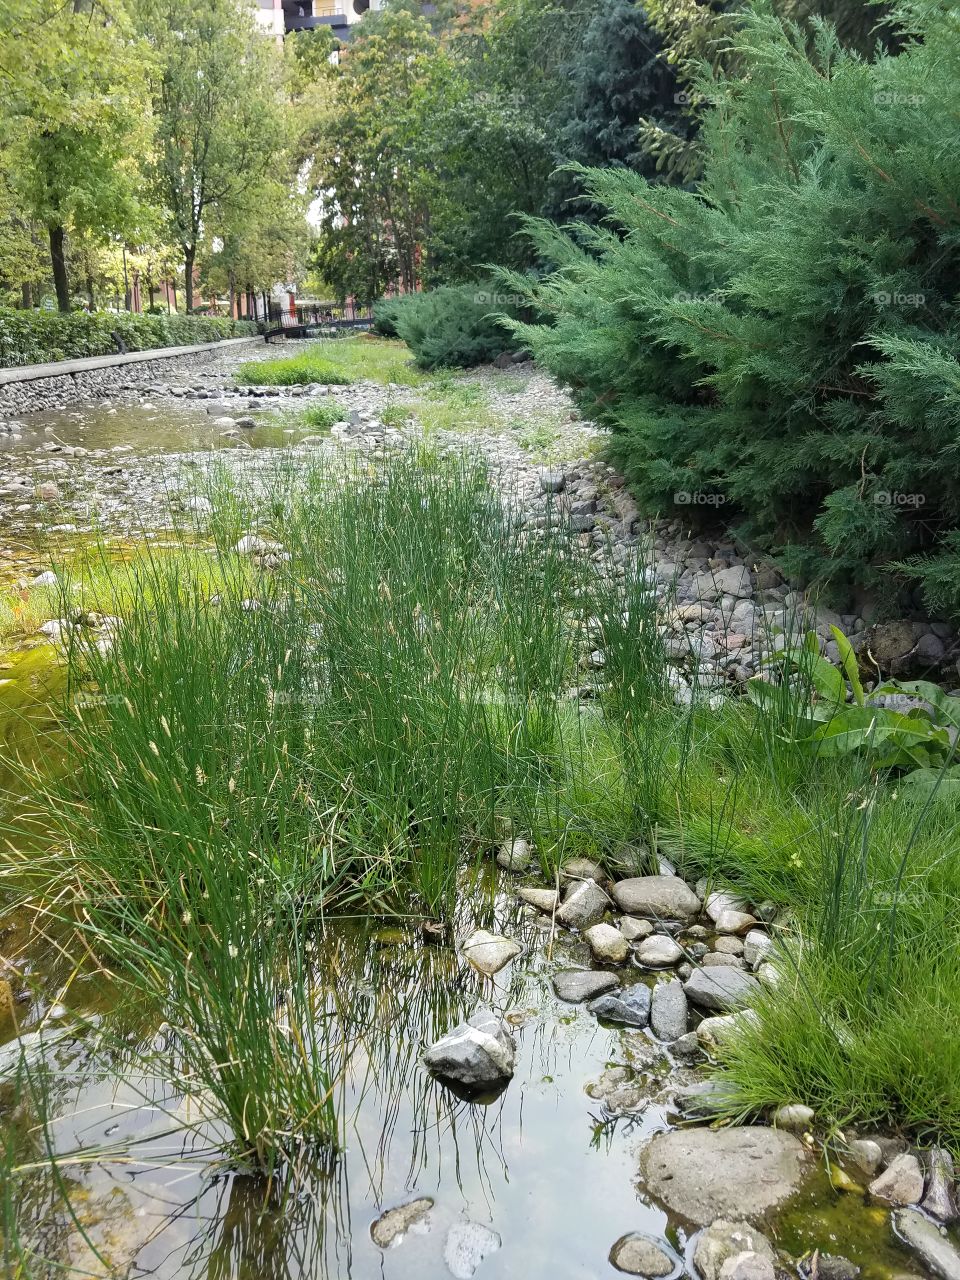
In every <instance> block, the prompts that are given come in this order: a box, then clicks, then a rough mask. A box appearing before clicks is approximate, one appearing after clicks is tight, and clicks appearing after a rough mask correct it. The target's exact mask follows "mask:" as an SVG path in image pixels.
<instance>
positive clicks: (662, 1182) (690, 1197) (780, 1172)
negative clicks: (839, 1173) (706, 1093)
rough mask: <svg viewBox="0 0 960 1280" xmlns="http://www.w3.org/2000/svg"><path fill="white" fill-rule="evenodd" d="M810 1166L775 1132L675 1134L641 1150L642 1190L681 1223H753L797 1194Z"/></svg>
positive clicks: (796, 1145)
mask: <svg viewBox="0 0 960 1280" xmlns="http://www.w3.org/2000/svg"><path fill="white" fill-rule="evenodd" d="M810 1166H811V1160H810V1155H809V1153H808V1152H807V1150H806V1148H805V1147H804V1146H803V1144H802V1143H801V1142H800V1141H798V1139H797V1138H795V1137H794V1136H793V1135H792V1134H790V1133H784V1132H783V1131H782V1130H780V1129H767V1128H760V1127H758V1126H750V1125H748V1126H745V1127H743V1128H738V1127H731V1128H728V1129H675V1130H673V1131H672V1132H669V1133H660V1134H657V1136H656V1137H655V1138H653V1139H652V1140H651V1141H650V1142H649V1143H648V1144H647V1146H646V1147H645V1148H644V1150H643V1153H642V1154H641V1157H640V1172H641V1175H642V1177H643V1180H644V1183H645V1185H646V1189H647V1190H648V1191H649V1192H650V1194H651V1195H652V1196H654V1197H655V1198H656V1199H657V1200H659V1201H661V1202H662V1203H663V1204H665V1205H666V1206H667V1208H668V1209H672V1210H673V1212H674V1213H676V1214H678V1215H679V1216H680V1217H682V1218H686V1219H688V1220H689V1221H690V1222H695V1223H698V1224H700V1225H705V1224H706V1223H708V1222H712V1221H713V1220H714V1218H734V1217H736V1218H747V1219H750V1218H754V1217H759V1216H760V1215H762V1214H764V1213H766V1212H767V1211H768V1210H769V1209H773V1208H775V1207H776V1206H777V1205H778V1204H781V1203H782V1202H783V1201H785V1200H787V1199H788V1198H789V1197H790V1196H791V1195H793V1194H794V1193H795V1192H796V1191H798V1190H799V1189H800V1187H801V1186H802V1185H803V1181H804V1178H805V1177H806V1176H807V1174H808V1172H809V1171H810Z"/></svg>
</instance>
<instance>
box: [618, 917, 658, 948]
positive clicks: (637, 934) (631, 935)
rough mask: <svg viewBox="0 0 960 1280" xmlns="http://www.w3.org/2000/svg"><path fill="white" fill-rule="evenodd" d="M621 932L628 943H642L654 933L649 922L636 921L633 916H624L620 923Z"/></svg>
mask: <svg viewBox="0 0 960 1280" xmlns="http://www.w3.org/2000/svg"><path fill="white" fill-rule="evenodd" d="M620 932H621V933H622V934H623V936H624V937H625V938H626V940H627V941H628V942H640V941H642V940H643V939H644V938H649V937H650V935H651V933H653V925H652V924H651V923H650V921H649V920H635V919H634V917H633V916H624V917H623V919H622V920H621V921H620Z"/></svg>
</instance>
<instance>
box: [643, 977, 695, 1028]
mask: <svg viewBox="0 0 960 1280" xmlns="http://www.w3.org/2000/svg"><path fill="white" fill-rule="evenodd" d="M687 1016H688V1005H687V997H686V996H685V995H684V991H683V985H682V983H681V982H680V981H679V979H677V978H673V979H671V980H670V981H669V982H658V983H657V985H656V986H655V987H654V989H653V996H652V998H651V1001H650V1026H651V1028H652V1030H653V1034H654V1035H655V1036H657V1038H658V1039H660V1040H666V1041H668V1042H671V1041H674V1040H679V1039H680V1037H681V1036H683V1035H684V1034H685V1033H686V1030H687Z"/></svg>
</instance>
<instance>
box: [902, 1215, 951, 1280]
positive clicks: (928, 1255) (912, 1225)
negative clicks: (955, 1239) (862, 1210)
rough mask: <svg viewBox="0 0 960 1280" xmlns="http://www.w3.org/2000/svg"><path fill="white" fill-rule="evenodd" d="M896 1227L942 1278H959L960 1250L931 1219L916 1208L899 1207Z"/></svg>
mask: <svg viewBox="0 0 960 1280" xmlns="http://www.w3.org/2000/svg"><path fill="white" fill-rule="evenodd" d="M893 1227H894V1230H895V1231H896V1233H897V1235H898V1236H899V1237H900V1239H901V1240H902V1241H903V1242H904V1244H906V1245H907V1246H908V1247H909V1248H910V1249H911V1250H912V1251H913V1252H914V1253H915V1254H916V1255H917V1257H918V1258H919V1259H920V1261H921V1262H922V1263H923V1265H924V1266H925V1267H929V1269H930V1271H931V1272H932V1273H933V1275H935V1276H937V1277H939V1280H960V1253H958V1251H957V1249H956V1247H955V1246H954V1245H953V1244H952V1243H951V1241H950V1240H948V1239H947V1237H946V1236H945V1235H943V1234H942V1232H941V1229H940V1228H939V1227H938V1226H937V1225H936V1224H935V1223H933V1222H931V1221H930V1219H929V1218H925V1217H924V1216H923V1214H922V1213H918V1212H917V1210H916V1209H898V1210H897V1212H896V1213H895V1214H894V1215H893Z"/></svg>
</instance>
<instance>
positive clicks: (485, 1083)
mask: <svg viewBox="0 0 960 1280" xmlns="http://www.w3.org/2000/svg"><path fill="white" fill-rule="evenodd" d="M515 1050H516V1046H515V1044H514V1039H513V1035H512V1033H511V1031H510V1028H509V1026H508V1025H507V1024H506V1023H505V1022H503V1021H501V1019H500V1018H498V1017H497V1016H496V1014H494V1013H491V1012H490V1010H489V1009H478V1010H477V1011H476V1013H474V1014H473V1016H472V1017H470V1018H468V1019H467V1020H466V1022H462V1023H461V1024H460V1025H459V1026H458V1027H455V1028H454V1029H453V1031H451V1032H449V1033H448V1034H447V1035H445V1036H443V1037H442V1038H441V1039H440V1040H438V1041H437V1042H436V1044H434V1045H431V1046H430V1048H429V1049H428V1050H427V1051H426V1053H425V1054H424V1055H423V1062H424V1065H425V1066H426V1067H428V1068H429V1069H430V1070H431V1071H433V1072H435V1073H436V1074H437V1075H438V1076H443V1077H444V1078H445V1079H448V1080H455V1081H456V1082H457V1083H458V1084H462V1085H465V1086H466V1087H467V1088H471V1089H472V1088H476V1089H482V1088H485V1087H492V1086H496V1085H500V1084H502V1083H503V1082H504V1081H505V1080H509V1079H510V1077H511V1076H512V1075H513V1063H514V1053H515Z"/></svg>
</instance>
